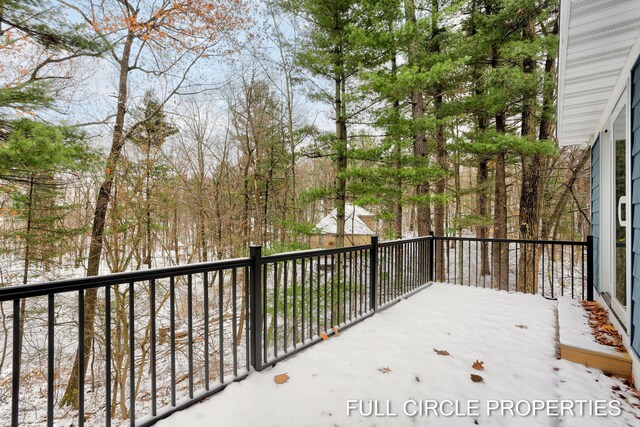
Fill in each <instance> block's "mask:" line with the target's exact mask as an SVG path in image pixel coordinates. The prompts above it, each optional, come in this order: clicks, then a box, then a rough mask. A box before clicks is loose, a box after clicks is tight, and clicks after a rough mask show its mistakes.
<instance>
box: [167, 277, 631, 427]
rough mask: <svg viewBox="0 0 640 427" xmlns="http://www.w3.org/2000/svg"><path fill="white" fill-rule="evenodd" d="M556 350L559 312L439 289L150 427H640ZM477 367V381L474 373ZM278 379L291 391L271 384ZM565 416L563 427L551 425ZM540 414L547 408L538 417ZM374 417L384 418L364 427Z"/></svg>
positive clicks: (625, 406) (616, 392)
mask: <svg viewBox="0 0 640 427" xmlns="http://www.w3.org/2000/svg"><path fill="white" fill-rule="evenodd" d="M557 347H558V338H557V317H556V302H555V301H550V300H546V299H544V298H542V297H540V296H537V295H524V294H514V293H507V292H504V291H495V290H488V289H480V288H471V287H465V286H454V285H442V284H436V285H432V286H431V287H429V288H427V289H425V290H424V291H422V292H419V293H418V294H416V295H414V296H412V297H410V298H409V299H407V300H404V301H401V302H400V303H398V304H396V305H395V306H393V307H391V308H390V309H388V310H386V311H384V312H381V313H379V314H377V315H376V316H373V317H372V318H369V319H367V320H365V321H364V322H362V323H361V324H359V325H356V326H354V327H353V328H351V329H349V330H346V331H344V332H343V333H341V334H340V335H339V336H337V337H332V338H331V339H329V340H328V341H325V342H322V343H320V344H318V345H315V346H313V347H311V348H309V349H307V350H306V351H304V352H302V353H300V354H298V355H296V356H294V357H292V358H291V359H288V360H286V361H284V362H281V363H279V364H278V365H276V366H275V367H274V368H271V369H266V370H265V371H263V372H254V373H252V374H251V375H249V377H248V378H247V379H246V380H244V381H241V382H239V383H235V384H231V385H230V386H229V387H227V388H226V389H225V390H224V391H222V392H221V393H219V394H218V395H215V396H213V397H211V398H210V399H209V400H207V401H205V402H203V403H201V404H197V405H195V406H193V407H191V408H190V409H187V410H185V411H182V412H179V413H176V414H174V415H172V416H171V417H169V418H168V419H166V420H163V421H161V422H159V423H158V424H157V425H158V426H175V425H178V426H183V427H187V426H208V425H213V424H215V425H233V426H257V425H260V426H293V425H318V426H321V425H338V426H345V425H376V426H382V425H410V424H417V425H425V424H430V425H434V418H436V417H437V420H435V425H452V426H458V425H474V424H478V425H491V426H497V425H505V426H512V425H536V426H538V425H549V426H552V425H553V426H555V425H562V426H586V425H602V423H603V421H605V422H607V425H634V424H635V423H637V422H638V420H637V417H640V409H638V407H637V405H638V400H637V399H636V398H635V397H632V396H631V392H630V391H626V390H628V389H627V388H626V387H625V386H624V385H623V384H622V383H621V382H620V380H618V379H616V378H609V377H607V376H605V375H603V374H602V372H601V371H598V370H594V369H589V368H586V367H584V366H581V365H578V364H574V363H572V362H569V361H566V360H558V359H557ZM436 350H438V352H437V351H436ZM444 352H447V353H448V354H449V355H444V354H445V353H444ZM476 360H478V361H482V362H484V370H476V369H474V368H472V365H473V364H474V362H475V361H476ZM284 373H286V374H287V375H288V376H289V380H288V381H287V382H285V383H284V384H276V383H275V382H274V377H275V376H276V375H279V374H284ZM472 374H473V375H479V376H481V377H482V380H481V381H479V382H474V381H472V378H471V376H472ZM475 379H476V380H479V378H475ZM625 398H626V399H628V400H629V402H630V403H631V405H633V406H634V407H635V409H633V408H632V406H631V405H630V404H629V403H626V402H625V401H624V400H625ZM500 401H502V402H500ZM519 401H526V402H519ZM581 401H586V402H582V403H581ZM510 402H512V403H510ZM563 402H564V403H563ZM372 404H373V407H372ZM511 404H515V406H514V407H513V408H512V409H509V407H510V405H511ZM376 405H377V408H376V407H375V406H376ZM434 405H437V407H436V408H435V409H433V408H434ZM456 405H457V408H456ZM562 405H564V408H565V409H564V415H565V416H563V417H558V416H554V415H555V414H558V413H560V412H561V409H560V408H562ZM569 405H571V410H570V411H569V410H567V409H566V408H567V407H568V406H569ZM349 406H350V407H351V408H353V409H352V410H351V411H349V412H350V413H349V415H348V414H347V413H348V407H349ZM536 406H538V407H541V406H542V408H541V409H538V410H537V415H536V416H534V415H533V414H531V412H534V409H533V408H535V407H536ZM494 407H495V408H494ZM428 408H432V409H428ZM616 408H619V410H620V412H621V413H620V415H619V416H617V417H614V416H613V415H615V414H616V413H617V412H618V411H617V409H616ZM372 409H374V410H375V409H377V412H378V413H379V415H378V416H376V415H370V416H366V414H368V413H369V412H370V411H371V410H372ZM452 411H453V412H454V414H453V415H451V416H446V414H449V413H451V412H452ZM436 412H437V413H438V415H436V414H435V413H436ZM455 412H457V415H456V414H455ZM548 413H550V414H552V416H549V415H548ZM571 413H573V416H572V415H571ZM580 413H582V415H581V414H580ZM598 413H601V414H604V415H605V417H602V416H595V415H597V414H598ZM393 414H395V416H394V415H393ZM612 414H613V415H612ZM590 415H591V416H590ZM559 418H562V420H560V419H559Z"/></svg>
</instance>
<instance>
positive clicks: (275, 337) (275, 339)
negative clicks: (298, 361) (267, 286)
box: [273, 262, 278, 357]
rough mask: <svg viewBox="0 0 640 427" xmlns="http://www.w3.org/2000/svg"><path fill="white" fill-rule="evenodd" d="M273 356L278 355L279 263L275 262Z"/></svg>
mask: <svg viewBox="0 0 640 427" xmlns="http://www.w3.org/2000/svg"><path fill="white" fill-rule="evenodd" d="M273 356H274V357H278V263H277V262H274V263H273Z"/></svg>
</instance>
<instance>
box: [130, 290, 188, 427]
mask: <svg viewBox="0 0 640 427" xmlns="http://www.w3.org/2000/svg"><path fill="white" fill-rule="evenodd" d="M134 315H135V294H134V291H133V282H130V283H129V425H131V427H135V425H136V363H135V362H136V347H135V338H136V336H135V319H134ZM190 397H193V396H190Z"/></svg>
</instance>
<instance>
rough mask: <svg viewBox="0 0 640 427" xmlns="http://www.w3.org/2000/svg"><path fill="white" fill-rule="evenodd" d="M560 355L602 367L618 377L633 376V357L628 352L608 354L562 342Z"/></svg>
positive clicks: (595, 366)
mask: <svg viewBox="0 0 640 427" xmlns="http://www.w3.org/2000/svg"><path fill="white" fill-rule="evenodd" d="M560 357H561V358H562V359H566V360H570V361H572V362H576V363H581V364H583V365H585V366H588V367H591V368H597V369H600V370H602V371H603V372H608V373H610V374H613V375H615V376H617V377H622V378H629V377H630V376H631V357H629V355H628V354H627V353H620V354H606V353H599V352H597V351H592V350H586V349H584V348H577V347H572V346H569V345H564V344H560Z"/></svg>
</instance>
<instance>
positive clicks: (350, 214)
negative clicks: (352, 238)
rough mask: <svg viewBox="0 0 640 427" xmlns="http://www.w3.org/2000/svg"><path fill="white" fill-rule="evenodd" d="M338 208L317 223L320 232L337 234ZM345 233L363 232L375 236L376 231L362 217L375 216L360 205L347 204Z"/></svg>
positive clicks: (362, 233)
mask: <svg viewBox="0 0 640 427" xmlns="http://www.w3.org/2000/svg"><path fill="white" fill-rule="evenodd" d="M336 215H338V210H337V209H334V210H332V211H331V213H330V214H329V215H327V216H325V217H324V218H322V220H321V221H320V222H319V223H317V224H316V227H315V228H316V229H318V230H320V234H337V233H338V223H337V220H336ZM344 216H345V220H344V233H345V234H361V235H368V236H375V234H376V233H375V232H374V231H373V230H372V229H371V228H369V226H368V225H367V224H365V222H364V221H363V220H362V219H361V218H360V217H365V216H374V215H373V214H372V213H371V212H369V211H367V210H366V209H363V208H361V207H360V206H354V205H345V212H344Z"/></svg>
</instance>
